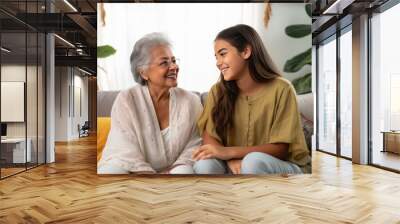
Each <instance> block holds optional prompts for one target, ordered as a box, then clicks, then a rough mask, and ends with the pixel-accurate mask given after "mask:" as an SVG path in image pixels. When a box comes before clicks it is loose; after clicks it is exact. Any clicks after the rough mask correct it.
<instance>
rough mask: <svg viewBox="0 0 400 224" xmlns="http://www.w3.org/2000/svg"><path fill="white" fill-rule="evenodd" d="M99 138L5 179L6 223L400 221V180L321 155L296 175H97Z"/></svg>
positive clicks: (1, 203)
mask: <svg viewBox="0 0 400 224" xmlns="http://www.w3.org/2000/svg"><path fill="white" fill-rule="evenodd" d="M95 144H96V142H95V138H93V137H92V138H85V139H83V140H81V141H77V142H71V143H69V144H58V145H57V150H56V158H57V160H56V163H55V164H51V165H46V166H41V167H39V168H36V169H33V170H29V171H28V172H26V173H22V174H19V175H16V176H13V177H10V178H8V179H5V180H2V181H0V223H44V222H48V223H373V224H375V223H385V224H386V223H400V175H399V174H395V173H391V172H387V171H384V170H380V169H377V168H374V167H369V166H359V165H352V164H351V162H350V161H347V160H342V159H337V158H335V157H333V156H330V155H326V154H323V153H319V152H314V154H313V174H312V175H299V176H290V177H281V176H265V177H214V178H210V177H181V178H178V177H157V178H154V177H132V176H97V175H96V162H95V161H96V148H95Z"/></svg>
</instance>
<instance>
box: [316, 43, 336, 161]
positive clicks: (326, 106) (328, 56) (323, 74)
mask: <svg viewBox="0 0 400 224" xmlns="http://www.w3.org/2000/svg"><path fill="white" fill-rule="evenodd" d="M335 38H336V36H333V37H332V38H330V39H331V40H330V41H329V40H328V41H327V42H326V43H325V44H322V45H320V46H319V48H318V61H317V63H318V118H317V119H318V149H319V150H322V151H326V152H330V153H335V154H336V39H335Z"/></svg>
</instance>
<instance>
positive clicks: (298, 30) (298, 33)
mask: <svg viewBox="0 0 400 224" xmlns="http://www.w3.org/2000/svg"><path fill="white" fill-rule="evenodd" d="M285 33H286V34H287V35H288V36H290V37H294V38H301V37H305V36H307V35H309V34H311V25H308V24H301V25H291V26H288V27H286V28H285Z"/></svg>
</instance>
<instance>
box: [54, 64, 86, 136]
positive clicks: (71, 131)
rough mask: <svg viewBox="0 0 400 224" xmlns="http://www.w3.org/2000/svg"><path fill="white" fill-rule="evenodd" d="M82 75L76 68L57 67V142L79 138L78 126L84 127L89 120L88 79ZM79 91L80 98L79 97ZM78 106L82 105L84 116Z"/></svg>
mask: <svg viewBox="0 0 400 224" xmlns="http://www.w3.org/2000/svg"><path fill="white" fill-rule="evenodd" d="M82 75H83V74H82V73H81V72H80V71H79V70H77V69H75V68H71V67H56V83H55V85H56V88H55V89H56V91H55V120H56V121H55V123H56V133H55V140H56V141H70V140H73V139H77V138H78V137H79V136H78V134H79V133H78V124H80V125H81V126H82V125H83V124H84V122H85V121H87V120H88V78H87V77H83V76H82ZM79 90H80V95H81V96H80V98H79V97H78V96H79V93H78V91H79ZM79 99H80V100H81V102H80V103H79ZM77 105H81V107H82V108H81V109H82V114H81V113H79V106H77Z"/></svg>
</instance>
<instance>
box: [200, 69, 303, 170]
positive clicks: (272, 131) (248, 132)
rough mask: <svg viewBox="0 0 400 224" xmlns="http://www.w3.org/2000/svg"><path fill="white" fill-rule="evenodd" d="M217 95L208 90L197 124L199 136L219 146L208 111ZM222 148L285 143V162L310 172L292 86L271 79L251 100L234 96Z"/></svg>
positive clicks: (277, 79)
mask: <svg viewBox="0 0 400 224" xmlns="http://www.w3.org/2000/svg"><path fill="white" fill-rule="evenodd" d="M216 94H217V86H216V84H215V85H214V86H213V87H212V88H211V90H210V92H209V94H208V97H207V102H206V104H205V107H204V111H203V113H202V114H201V116H200V118H199V120H198V123H197V125H198V128H199V132H200V135H202V134H203V131H204V130H206V131H207V132H208V133H209V134H210V135H211V136H212V137H214V138H215V139H217V140H218V141H219V142H222V141H221V139H220V137H219V136H218V135H217V133H216V131H215V124H214V122H213V120H212V109H213V107H214V105H215V100H216V99H217V98H216ZM226 142H227V145H226V146H258V145H264V144H268V143H288V144H289V150H288V151H289V154H288V157H287V160H288V161H290V162H293V163H295V164H297V165H298V166H299V167H300V168H301V169H302V170H303V172H304V173H310V172H311V157H310V152H309V150H308V149H307V145H306V141H305V138H304V133H303V129H302V125H301V120H300V113H299V111H298V107H297V100H296V94H295V90H294V88H293V86H292V85H291V83H290V82H289V81H287V80H286V79H284V78H280V77H279V78H275V79H273V80H271V81H269V82H267V83H265V84H264V86H263V87H262V88H261V89H260V90H258V91H257V92H256V93H255V94H253V95H251V96H244V95H240V94H239V96H238V98H237V100H236V103H235V109H234V113H233V128H231V129H230V130H229V131H228V136H227V141H226Z"/></svg>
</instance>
